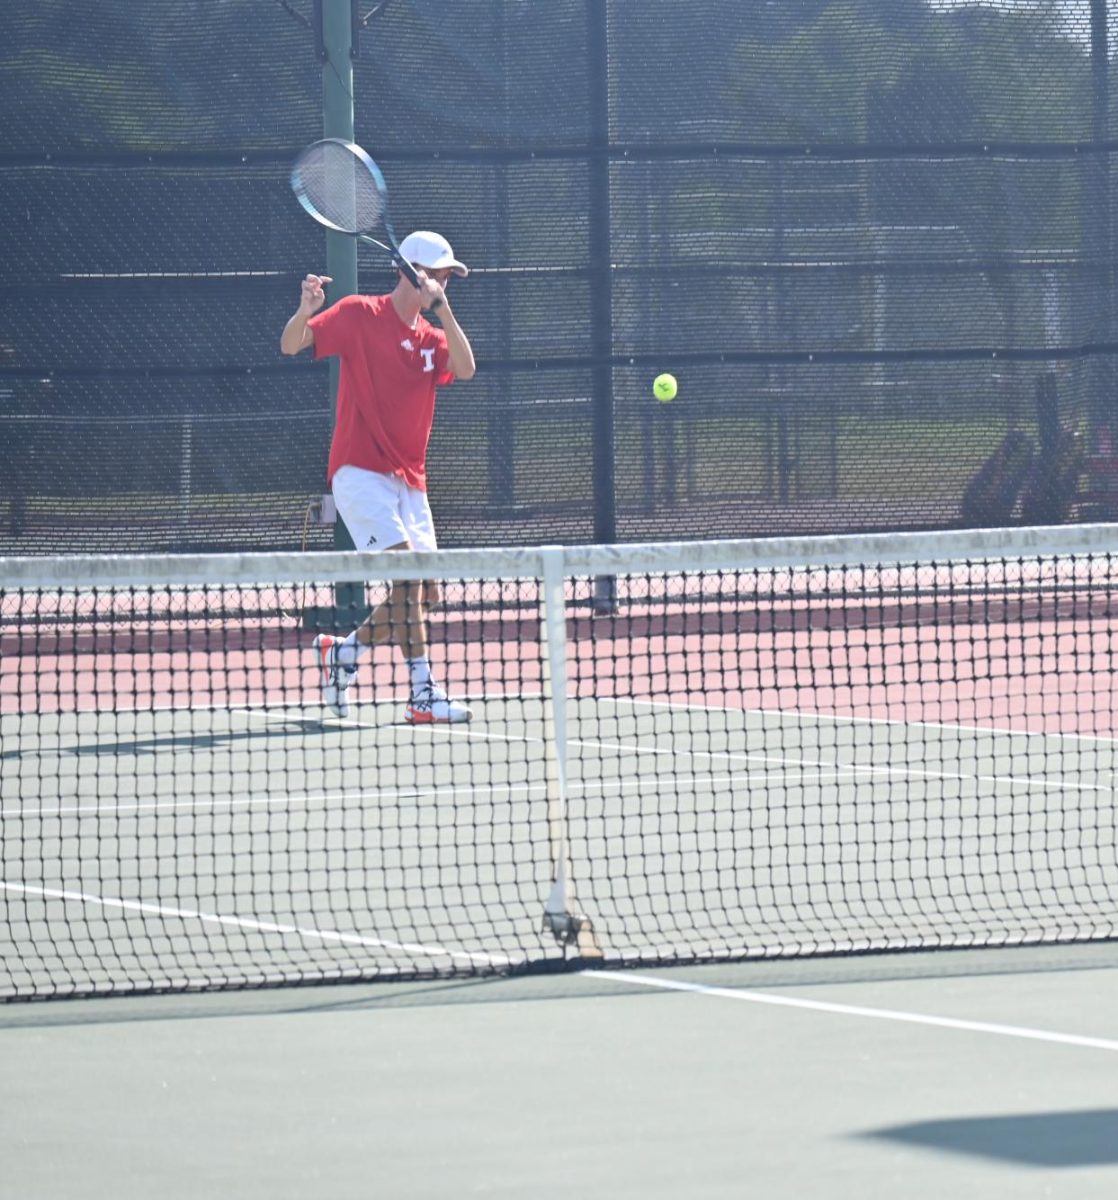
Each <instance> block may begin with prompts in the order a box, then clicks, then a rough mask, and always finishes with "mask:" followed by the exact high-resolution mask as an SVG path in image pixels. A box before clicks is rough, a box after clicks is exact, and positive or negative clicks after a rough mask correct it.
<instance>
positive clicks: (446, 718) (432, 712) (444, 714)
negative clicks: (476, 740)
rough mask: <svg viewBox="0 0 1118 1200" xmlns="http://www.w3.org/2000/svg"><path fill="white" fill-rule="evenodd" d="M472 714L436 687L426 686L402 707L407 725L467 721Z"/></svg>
mask: <svg viewBox="0 0 1118 1200" xmlns="http://www.w3.org/2000/svg"><path fill="white" fill-rule="evenodd" d="M472 715H473V714H472V713H471V712H470V710H469V709H468V708H467V707H466V706H465V705H464V704H459V702H458V701H457V700H448V699H447V696H446V692H444V691H443V689H442V688H438V687H426V688H424V689H423V691H422V692H420V694H419V695H418V696H412V698H411V699H410V700H409V701H408V706H407V708H405V709H404V720H405V721H407V723H408V724H409V725H442V724H452V723H455V722H458V721H468V720H469V719H470V717H471V716H472Z"/></svg>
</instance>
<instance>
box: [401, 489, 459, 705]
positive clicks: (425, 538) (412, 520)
mask: <svg viewBox="0 0 1118 1200" xmlns="http://www.w3.org/2000/svg"><path fill="white" fill-rule="evenodd" d="M400 512H401V516H402V517H403V521H404V525H405V527H406V529H407V531H408V540H409V542H410V543H411V545H412V546H414V547H415V549H417V550H436V549H438V543H437V541H436V540H435V522H434V519H433V518H432V516H431V506H430V505H429V504H428V502H427V494H426V492H421V491H419V490H417V489H416V488H408V487H405V489H404V494H403V495H402V496H401V500H400ZM405 602H406V604H407V606H408V607H407V624H406V626H405V629H406V637H407V642H406V645H405V644H402V649H403V653H404V658H405V659H406V661H407V664H408V674H409V676H410V680H411V693H412V694H411V701H410V702H409V704H408V706H407V709H406V710H405V712H404V719H405V720H407V721H409V722H411V723H412V724H431V723H435V722H444V721H448V722H457V721H468V720H469V719H470V716H471V713H470V710H469V709H468V708H467V707H466V705H465V704H462V703H461V702H460V701H457V700H451V699H450V698H449V697H448V696H447V694H446V692H445V691H444V690H443V688H442V687H440V686H439V684H438V682H437V681H436V679H435V677H434V676H433V674H432V672H431V662H430V658H429V657H428V653H427V617H428V614H429V613H430V611H431V609H432V608H433V607H435V606H436V605H438V604H440V603H441V602H442V587H441V586H440V584H439V582H438V581H437V580H434V579H425V580H422V581H416V582H415V583H412V584H410V585H409V590H408V592H407V597H406V601H405Z"/></svg>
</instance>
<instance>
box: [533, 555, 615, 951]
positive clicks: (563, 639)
mask: <svg viewBox="0 0 1118 1200" xmlns="http://www.w3.org/2000/svg"><path fill="white" fill-rule="evenodd" d="M540 560H541V566H542V571H541V575H542V579H541V586H542V590H543V597H542V599H543V605H542V608H543V612H542V622H541V624H542V628H541V632H542V634H543V638H544V643H545V647H544V649H545V653H544V656H543V674H544V679H543V702H544V742H545V745H546V751H545V753H546V754H547V777H548V778H547V784H548V786H547V829H548V849H549V851H550V855H551V888H550V890H549V892H548V896H547V900H546V901H545V903H544V920H543V927H544V930H545V931H550V932H551V933H552V934H553V935H554V936H555V938H556V940H557V941H558V942H559V943H560V944H561V945H563V946H574V947H576V948H577V951H578V954H579V957H581V958H601V957H602V951H601V949H600V948H599V946H598V943H597V939H596V937H595V936H594V928H593V925H592V924H591V923H590V920H589V918H588V917H586V916H585V915H584V914H582V913H580V912H579V911H578V910H577V908H576V906H575V895H574V881H573V880H572V878H571V870H570V842H569V838H568V832H567V767H568V757H567V749H568V743H567V603H566V597H565V595H564V555H563V548H562V547H561V546H548V547H545V548H544V549H542V550H541V551H540Z"/></svg>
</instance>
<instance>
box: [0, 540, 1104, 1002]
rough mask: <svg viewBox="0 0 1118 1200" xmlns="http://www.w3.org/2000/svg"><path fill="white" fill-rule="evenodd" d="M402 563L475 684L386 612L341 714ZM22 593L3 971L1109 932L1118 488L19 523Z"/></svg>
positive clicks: (1, 747) (75, 973) (246, 970)
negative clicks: (981, 498) (412, 658)
mask: <svg viewBox="0 0 1118 1200" xmlns="http://www.w3.org/2000/svg"><path fill="white" fill-rule="evenodd" d="M417 579H418V580H425V581H439V583H440V587H441V591H442V601H441V603H440V604H439V606H438V607H437V608H435V609H433V610H432V612H431V614H430V617H429V620H428V622H427V628H428V634H429V656H430V659H431V662H432V664H433V669H434V671H435V673H436V676H437V679H438V681H439V682H440V683H442V684H443V685H444V686H445V687H446V688H447V690H448V691H449V693H450V695H451V696H452V697H453V698H455V699H457V700H459V701H461V702H463V703H465V704H468V705H469V707H470V709H471V710H472V720H471V721H469V722H468V723H466V722H462V723H453V724H437V725H430V726H414V725H411V724H408V723H406V722H405V721H404V720H403V714H404V704H405V701H406V699H407V696H408V684H407V678H406V673H405V671H404V668H403V664H402V663H401V662H400V660H399V657H398V655H397V654H396V652H395V650H394V648H393V647H391V646H387V645H385V646H380V647H377V648H374V650H373V651H372V652H371V653H370V654H369V655H367V656H366V657H365V658H364V659H363V660H362V661H361V663H360V667H359V671H358V675H357V678H356V682H355V683H354V684H353V686H352V687H351V688H350V689H349V691H348V693H347V701H348V709H349V711H348V715H347V716H345V717H344V718H339V717H337V716H335V715H333V714H331V713H330V712H329V711H327V709H326V708H325V707H324V706H323V698H322V690H321V673H320V670H319V668H318V666H317V664H316V659H315V654H314V651H313V648H312V642H313V639H314V637H315V627H316V624H328V625H329V626H330V627H331V629H332V630H337V631H338V632H340V633H345V632H347V631H348V629H349V628H351V627H353V626H354V625H355V624H357V623H358V622H359V621H360V620H361V619H363V617H364V615H365V614H366V612H368V611H369V609H370V608H374V609H375V608H376V607H377V606H378V605H380V604H381V602H382V601H383V600H384V599H385V597H386V595H387V589H388V587H389V586H390V585H391V584H392V582H393V581H407V580H417ZM354 580H361V581H366V580H376V581H377V582H375V583H366V582H359V583H354V582H353V581H354ZM397 586H398V591H397V593H396V594H397V596H399V595H401V594H403V587H404V585H403V584H402V583H398V585H397ZM386 611H387V610H386ZM395 611H397V610H393V612H395ZM0 621H2V624H0V651H2V655H0V792H2V799H0V834H2V838H0V997H3V998H6V999H15V998H31V997H48V996H64V995H92V994H101V993H112V992H129V991H159V990H178V989H194V988H221V987H255V986H266V985H275V984H286V983H309V982H329V981H337V980H347V979H376V978H413V977H421V976H430V975H452V974H460V973H505V972H516V971H527V970H559V969H563V968H566V967H570V966H572V965H583V966H584V965H587V964H593V963H602V964H610V965H621V964H653V963H666V962H671V963H677V962H690V961H710V960H723V959H725V960H731V959H746V958H751V957H767V956H794V955H810V954H817V953H842V952H859V951H886V950H902V949H916V948H931V947H946V946H977V945H983V946H989V945H1001V944H1009V943H1040V942H1057V941H1070V940H1080V939H1103V938H1111V937H1114V936H1118V845H1116V811H1115V746H1116V741H1115V738H1116V736H1118V720H1116V712H1115V700H1114V691H1115V657H1116V654H1118V553H1116V541H1115V529H1114V528H1112V527H1105V526H1079V527H1065V528H1052V529H1015V530H1000V531H982V532H969V531H962V532H947V533H933V534H897V535H891V534H878V535H868V536H863V537H844V538H839V537H835V538H822V539H816V538H813V539H779V540H759V541H741V542H697V543H681V544H665V545H634V546H607V547H561V548H560V547H554V548H543V549H516V550H502V551H465V550H452V551H446V552H438V553H432V554H419V553H415V554H413V553H408V554H392V555H366V554H341V553H338V554H334V553H319V554H294V555H245V556H235V555H231V556H199V557H172V558H156V557H130V556H129V557H91V558H58V559H50V558H34V559H0Z"/></svg>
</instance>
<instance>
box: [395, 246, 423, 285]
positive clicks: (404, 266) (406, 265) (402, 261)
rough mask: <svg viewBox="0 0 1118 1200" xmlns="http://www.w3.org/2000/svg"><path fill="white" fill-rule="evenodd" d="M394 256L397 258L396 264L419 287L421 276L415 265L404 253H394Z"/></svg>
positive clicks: (407, 278)
mask: <svg viewBox="0 0 1118 1200" xmlns="http://www.w3.org/2000/svg"><path fill="white" fill-rule="evenodd" d="M392 257H393V258H394V259H395V260H396V265H397V266H398V267H399V268H400V270H401V271H402V272H403V273H404V278H405V279H406V280H407V281H408V283H410V284H411V285H412V287H415V288H417V287H419V276H418V275H417V274H416V273H415V267H413V266H412V265H411V263H410V262H408V260H407V259H406V258H404V256H403V255H402V254H393V255H392Z"/></svg>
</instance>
